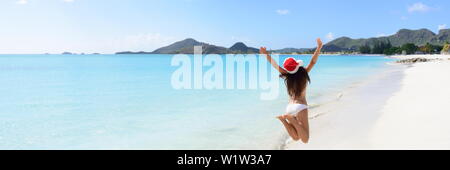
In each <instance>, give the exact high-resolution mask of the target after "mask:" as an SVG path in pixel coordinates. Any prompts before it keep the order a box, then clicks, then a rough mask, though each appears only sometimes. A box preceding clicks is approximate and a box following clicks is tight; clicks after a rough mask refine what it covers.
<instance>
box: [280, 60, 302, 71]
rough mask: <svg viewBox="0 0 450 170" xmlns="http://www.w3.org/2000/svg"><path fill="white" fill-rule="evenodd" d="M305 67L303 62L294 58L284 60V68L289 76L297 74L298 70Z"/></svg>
mask: <svg viewBox="0 0 450 170" xmlns="http://www.w3.org/2000/svg"><path fill="white" fill-rule="evenodd" d="M302 66H303V61H302V60H295V58H293V57H289V58H286V60H284V64H283V67H284V69H285V70H286V71H287V72H288V73H289V74H295V73H297V71H298V69H299V68H300V67H302Z"/></svg>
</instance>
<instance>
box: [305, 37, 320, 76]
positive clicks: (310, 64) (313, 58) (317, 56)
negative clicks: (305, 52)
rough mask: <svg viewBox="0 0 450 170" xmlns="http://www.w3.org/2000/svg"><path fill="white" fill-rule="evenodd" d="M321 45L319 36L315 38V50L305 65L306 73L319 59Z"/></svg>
mask: <svg viewBox="0 0 450 170" xmlns="http://www.w3.org/2000/svg"><path fill="white" fill-rule="evenodd" d="M322 46H323V44H322V40H320V38H317V48H316V52H314V55H313V57H312V59H311V62H310V63H309V64H308V66H307V67H306V71H308V73H309V72H311V70H312V68H313V67H314V65H315V64H316V63H317V60H318V59H319V55H320V50H322Z"/></svg>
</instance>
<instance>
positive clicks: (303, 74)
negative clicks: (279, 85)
mask: <svg viewBox="0 0 450 170" xmlns="http://www.w3.org/2000/svg"><path fill="white" fill-rule="evenodd" d="M280 77H281V78H283V79H284V84H286V88H287V91H288V94H289V96H291V97H292V98H297V97H300V96H301V95H302V93H303V91H304V90H305V89H306V85H307V83H311V79H310V78H309V74H308V71H306V69H305V68H304V67H300V68H299V69H298V71H297V72H296V73H295V74H290V73H286V74H281V75H280Z"/></svg>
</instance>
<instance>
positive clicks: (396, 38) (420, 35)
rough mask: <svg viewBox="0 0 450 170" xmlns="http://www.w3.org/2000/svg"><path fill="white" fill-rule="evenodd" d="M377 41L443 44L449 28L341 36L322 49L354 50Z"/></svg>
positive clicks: (449, 37) (327, 50) (449, 36)
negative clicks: (357, 36) (356, 36)
mask: <svg viewBox="0 0 450 170" xmlns="http://www.w3.org/2000/svg"><path fill="white" fill-rule="evenodd" d="M379 41H383V42H387V41H390V42H391V44H392V45H393V46H401V45H403V44H406V43H414V44H416V45H425V44H426V43H431V44H435V45H443V44H444V43H445V42H446V41H450V29H443V30H440V31H439V34H437V35H436V34H435V33H434V32H432V31H430V30H428V29H420V30H409V29H401V30H399V31H398V32H397V33H396V34H394V35H391V36H384V37H378V38H368V39H363V38H361V39H351V38H349V37H341V38H338V39H335V40H333V41H331V42H329V43H327V44H325V45H324V47H323V51H326V52H338V51H356V50H358V49H359V47H361V46H363V45H369V46H373V45H374V44H375V43H376V42H379Z"/></svg>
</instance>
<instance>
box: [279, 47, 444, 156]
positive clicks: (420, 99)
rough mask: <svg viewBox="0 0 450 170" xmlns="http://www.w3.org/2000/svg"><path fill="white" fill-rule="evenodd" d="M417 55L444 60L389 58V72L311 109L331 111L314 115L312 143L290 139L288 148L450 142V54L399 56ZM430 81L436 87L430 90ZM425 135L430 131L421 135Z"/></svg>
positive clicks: (422, 145)
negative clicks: (401, 61)
mask: <svg viewBox="0 0 450 170" xmlns="http://www.w3.org/2000/svg"><path fill="white" fill-rule="evenodd" d="M417 57H427V58H428V59H432V58H433V59H434V58H437V59H440V60H435V61H431V62H425V63H413V64H389V65H390V67H389V68H387V69H386V70H384V72H383V73H381V74H377V75H374V76H373V77H371V78H369V79H367V80H364V81H363V82H362V83H361V84H359V85H356V86H355V87H354V88H350V89H349V90H347V91H344V92H343V96H342V98H341V99H340V100H338V101H336V102H333V103H330V104H327V105H324V106H321V107H319V108H315V109H311V110H310V114H311V115H314V113H316V114H317V113H322V112H324V113H326V114H323V115H321V116H320V117H317V118H316V119H312V120H311V121H310V124H311V125H310V126H311V127H310V128H311V140H310V143H309V144H302V143H299V142H293V141H292V140H290V141H289V142H288V144H287V145H286V147H285V148H284V149H287V150H308V149H424V148H427V149H429V148H447V149H448V148H450V144H448V143H450V136H448V135H446V136H445V135H444V136H442V134H449V133H450V126H445V123H444V120H446V121H450V116H447V115H445V114H444V113H449V112H450V109H447V108H445V107H443V106H444V104H443V103H445V101H447V102H448V99H446V98H445V97H447V96H450V90H448V89H449V88H447V89H446V88H445V87H450V78H446V79H445V78H444V80H443V81H441V79H442V78H443V76H444V75H445V73H449V72H450V60H446V59H448V58H450V56H448V55H433V56H423V55H420V56H418V55H411V56H395V58H397V59H410V58H417ZM387 64H388V63H387ZM431 75H435V76H431ZM447 77H449V76H447ZM426 79H428V80H426ZM437 83H439V85H434V84H437ZM427 86H428V87H430V86H431V87H435V88H433V89H429V88H427V89H426V90H424V89H423V88H424V87H427ZM447 98H448V97H447ZM311 115H310V116H311ZM431 115H435V117H434V118H430V116H431ZM437 117H439V118H440V119H439V120H436V118H437ZM424 120H425V122H424ZM435 122H439V123H437V124H436V123H435ZM417 125H421V126H417ZM425 130H427V131H425ZM417 132H419V133H420V135H418V134H417ZM441 132H446V133H441ZM421 135H423V136H427V137H426V138H425V139H420V140H417V138H419V137H420V136H421ZM432 139H433V140H432ZM430 143H433V144H430Z"/></svg>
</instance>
